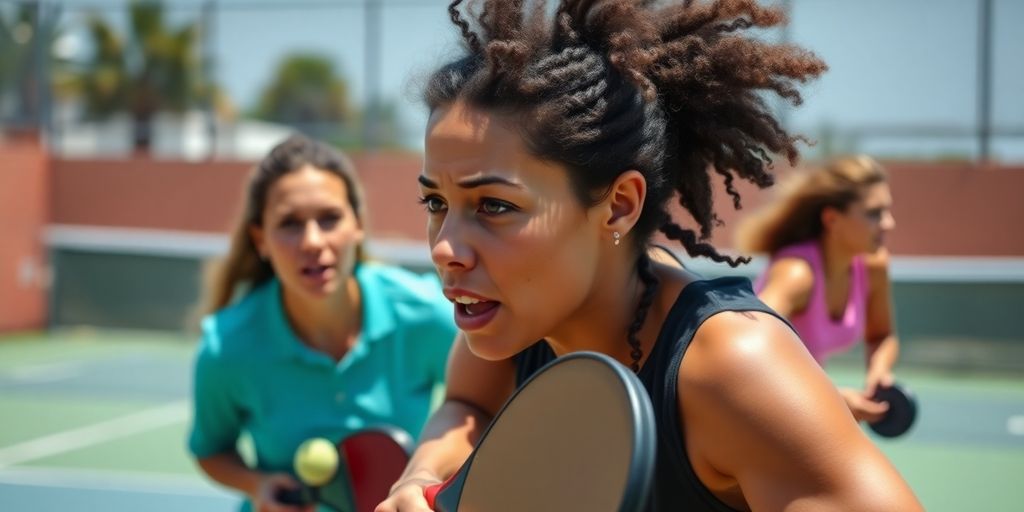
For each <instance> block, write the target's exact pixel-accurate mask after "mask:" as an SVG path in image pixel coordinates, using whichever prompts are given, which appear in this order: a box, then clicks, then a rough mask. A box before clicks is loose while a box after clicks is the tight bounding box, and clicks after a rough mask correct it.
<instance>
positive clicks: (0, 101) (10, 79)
mask: <svg viewBox="0 0 1024 512" xmlns="http://www.w3.org/2000/svg"><path fill="white" fill-rule="evenodd" d="M57 19H58V11H57V10H56V9H53V8H52V6H45V5H44V6H41V5H40V4H39V3H38V2H36V1H24V2H20V3H18V4H15V5H14V6H12V8H11V9H3V10H0V115H4V114H7V112H3V111H4V110H8V108H7V107H10V108H11V109H12V110H14V111H15V112H13V117H14V120H15V124H18V125H21V126H22V127H29V126H33V125H37V124H42V122H43V110H42V107H43V104H42V103H43V101H45V98H44V96H45V95H47V94H48V91H47V90H46V89H45V87H44V84H46V83H47V77H46V74H47V72H48V71H51V70H52V69H51V67H52V66H59V65H61V64H62V62H61V61H60V60H59V59H54V57H53V56H52V55H51V52H50V48H51V47H52V46H53V41H54V40H55V39H56V37H57V29H56V27H57Z"/></svg>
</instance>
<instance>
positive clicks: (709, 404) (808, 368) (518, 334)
mask: <svg viewBox="0 0 1024 512" xmlns="http://www.w3.org/2000/svg"><path fill="white" fill-rule="evenodd" d="M509 126H513V125H511V124H510V121H508V120H507V119H505V118H503V117H501V116H500V115H497V114H494V115H492V114H489V113H487V112H486V111H483V110H479V109H474V108H472V107H468V106H466V105H465V104H463V103H462V102H459V101H456V102H455V103H453V104H450V105H447V106H442V107H439V108H437V109H435V110H434V112H433V113H432V116H431V118H430V122H429V125H428V128H427V136H426V157H425V165H424V170H423V173H422V175H421V176H420V179H419V181H420V186H421V188H420V193H421V195H422V200H423V202H424V206H425V208H426V209H427V211H428V214H427V215H428V217H429V221H428V239H429V243H430V249H431V256H432V258H433V261H434V264H435V266H436V268H437V270H438V272H439V274H440V276H441V278H442V281H443V284H444V286H445V293H446V295H448V297H449V299H450V300H452V301H453V302H456V301H459V302H462V303H457V304H454V305H453V309H454V310H455V312H454V314H455V317H456V320H457V322H459V324H460V327H461V328H462V330H463V333H462V336H460V339H459V340H457V342H456V343H455V345H454V346H453V348H452V353H451V355H450V358H449V365H448V371H447V379H448V380H447V387H446V395H445V401H444V403H443V404H442V406H441V407H440V409H439V410H438V411H437V412H436V413H435V414H434V415H433V416H432V417H431V420H430V421H429V422H428V424H427V426H426V427H425V428H424V431H423V433H422V434H421V436H420V444H419V447H418V448H417V450H416V452H415V453H414V454H413V456H412V459H411V461H410V463H409V465H408V466H407V467H406V470H405V472H404V474H403V476H402V477H401V478H400V479H399V481H398V482H397V483H396V484H395V485H394V487H392V493H391V496H390V497H389V498H388V499H387V500H385V501H384V502H382V503H381V504H379V505H378V507H377V508H376V511H377V512H426V511H427V510H429V509H428V508H427V506H426V502H425V500H424V498H423V488H424V486H426V485H430V484H433V483H438V482H440V481H443V480H444V479H445V478H448V477H449V476H450V475H451V474H452V473H453V472H455V471H456V470H457V469H458V467H459V466H460V465H461V464H462V461H464V460H465V459H466V457H467V456H468V455H469V453H470V452H471V450H472V448H473V446H474V444H475V443H476V442H477V440H478V439H479V436H480V434H481V433H482V431H483V429H484V428H486V426H487V425H488V423H489V422H490V420H491V419H492V418H493V417H494V415H495V414H497V412H498V410H499V409H500V408H501V406H502V404H503V403H504V402H505V400H506V399H507V398H508V397H509V396H510V395H511V393H512V392H513V390H514V386H515V364H514V362H513V361H512V360H511V359H510V358H512V357H513V356H514V355H515V354H516V353H518V352H519V351H521V350H523V349H524V348H526V347H528V346H529V345H531V344H533V343H535V342H536V341H538V340H540V339H542V338H543V339H545V340H547V341H548V343H549V344H550V345H551V347H552V348H553V349H554V351H555V353H556V354H559V355H561V354H565V353H569V352H573V351H579V350H594V351H600V352H603V353H605V354H608V355H610V356H612V357H614V358H616V359H618V360H619V361H621V362H623V363H624V364H627V365H628V364H629V363H630V362H631V360H630V356H629V352H630V350H629V346H628V344H627V343H626V337H627V332H628V327H629V324H630V323H631V322H632V321H633V314H634V312H635V310H636V306H637V303H638V298H639V296H640V290H641V286H640V285H639V282H638V278H637V275H636V271H635V261H636V258H637V257H638V254H637V251H638V250H639V249H638V248H637V247H638V246H639V245H638V244H636V241H635V240H634V238H633V234H631V229H632V228H633V226H634V225H635V224H636V221H637V219H638V218H639V214H640V211H641V210H642V207H643V202H644V197H645V193H646V183H645V181H644V178H643V177H642V175H640V174H639V173H638V172H636V171H630V170H627V171H625V172H623V173H622V174H620V175H619V177H618V178H616V180H615V181H614V182H613V183H612V184H611V185H610V187H609V190H608V193H607V194H606V195H604V196H603V197H602V199H601V200H600V201H598V203H597V204H595V205H592V206H584V205H583V204H582V203H581V202H580V200H579V199H578V198H577V197H576V195H575V194H574V193H573V190H572V188H571V186H570V181H569V177H568V176H569V174H568V170H567V169H565V168H564V167H561V166H560V165H559V164H557V163H552V162H546V161H542V160H539V159H537V158H536V157H533V156H532V155H530V154H529V152H528V151H526V149H525V146H524V144H523V142H522V140H520V137H519V135H518V132H517V131H515V130H511V129H509ZM615 231H618V232H620V233H621V234H622V237H621V238H622V243H621V244H619V245H615V244H614V243H613V242H614V238H613V235H612V233H614V232H615ZM654 273H655V274H656V275H657V276H658V278H659V281H660V285H659V287H658V290H657V292H656V293H655V296H654V302H653V303H652V305H651V307H650V309H649V311H648V316H647V320H646V322H645V323H644V325H643V327H642V328H641V329H640V331H639V332H638V333H637V338H638V339H639V340H640V343H641V346H642V347H643V352H644V354H645V357H646V355H647V354H649V353H650V351H651V348H652V347H653V345H654V342H655V340H656V338H657V335H658V333H659V331H660V330H661V327H662V324H663V323H664V322H665V320H666V318H667V316H668V311H669V309H670V308H671V306H672V305H673V304H674V302H675V299H676V298H677V297H678V296H679V293H680V292H681V291H682V289H683V288H684V287H685V286H686V285H687V284H689V283H690V282H692V281H693V280H694V279H695V277H694V276H692V275H691V274H688V273H687V272H686V271H685V270H684V269H681V268H679V266H678V265H666V264H663V263H655V264H654ZM644 362H645V360H641V365H643V363H644ZM676 385H677V392H678V404H677V405H678V407H679V411H680V415H681V419H682V421H683V424H684V425H685V429H682V430H681V431H679V432H675V433H672V432H667V433H662V434H661V435H678V436H680V437H681V438H682V441H683V444H684V445H685V446H686V449H687V452H688V453H687V455H686V456H687V458H688V462H689V463H690V464H691V465H692V467H693V470H694V472H695V473H696V475H697V478H698V479H699V480H700V481H701V482H702V483H703V484H704V485H705V486H706V487H707V489H708V490H709V491H710V492H711V493H713V494H714V495H715V496H716V497H717V498H718V499H720V500H722V501H723V502H725V503H726V504H728V505H730V506H732V507H735V508H737V509H740V510H748V509H753V510H793V511H797V510H865V511H866V510H920V506H919V505H918V504H917V503H916V502H915V501H914V499H913V495H912V493H910V492H909V490H908V489H907V488H906V486H905V483H904V482H903V481H902V479H901V478H900V476H899V475H898V473H896V471H895V470H894V469H893V468H892V466H891V465H890V464H889V463H888V462H887V461H886V460H885V458H884V456H883V455H882V454H881V453H880V452H879V451H878V450H877V449H876V448H875V447H874V446H872V444H871V442H870V441H869V440H868V439H867V437H866V436H865V435H864V433H863V432H862V431H861V430H860V429H859V428H858V427H857V425H856V424H855V423H854V422H853V421H852V418H851V417H850V414H849V412H848V410H847V409H846V407H844V404H843V401H842V399H841V398H840V397H839V395H838V394H837V393H836V390H835V388H834V386H833V385H832V384H831V382H830V381H829V380H828V377H827V375H825V373H824V372H823V371H822V370H821V368H820V367H818V365H817V364H816V363H815V361H814V360H813V359H812V358H811V356H810V354H808V353H807V351H806V349H805V348H804V347H803V346H802V343H801V342H800V340H799V338H798V337H797V336H796V334H795V333H794V332H793V331H792V330H790V329H789V328H788V327H787V326H786V324H784V323H783V322H782V321H781V320H779V319H777V318H775V317H774V316H771V315H768V314H766V313H760V312H722V313H719V314H716V315H714V316H713V317H711V318H710V319H708V320H707V321H705V322H704V323H703V324H702V325H701V327H700V328H699V329H698V330H697V333H696V335H695V336H694V338H693V341H692V342H691V343H690V346H689V349H688V350H687V352H686V357H685V358H683V360H682V363H681V366H680V367H679V374H678V380H677V383H676ZM681 484H682V483H681ZM894 504H895V505H894ZM893 506H895V508H893Z"/></svg>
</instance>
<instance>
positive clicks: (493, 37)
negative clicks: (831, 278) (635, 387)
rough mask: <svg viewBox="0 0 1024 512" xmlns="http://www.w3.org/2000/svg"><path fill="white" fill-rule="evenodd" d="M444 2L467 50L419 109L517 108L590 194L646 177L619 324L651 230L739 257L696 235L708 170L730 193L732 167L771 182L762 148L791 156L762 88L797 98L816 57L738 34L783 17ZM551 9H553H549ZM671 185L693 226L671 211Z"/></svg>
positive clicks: (576, 4) (703, 223)
mask: <svg viewBox="0 0 1024 512" xmlns="http://www.w3.org/2000/svg"><path fill="white" fill-rule="evenodd" d="M462 4H463V2H462V0H455V1H454V2H452V3H451V4H450V5H449V8H448V12H449V16H450V17H451V20H452V22H453V23H454V25H455V26H456V27H457V28H458V29H459V31H460V33H461V35H462V39H463V42H464V44H465V50H466V51H465V53H464V54H463V55H462V56H461V57H459V58H456V59H455V60H452V61H451V62H448V63H447V64H445V65H443V66H441V67H440V68H439V69H438V70H437V71H436V72H435V73H434V74H433V75H432V76H431V78H430V81H429V83H428V85H427V87H426V91H425V94H424V97H425V99H426V103H427V106H428V107H429V108H430V110H434V109H436V108H439V107H442V106H444V105H448V104H451V103H453V102H455V101H460V100H461V101H465V102H467V103H468V104H469V105H470V106H473V107H476V108H480V109H484V110H488V111H492V112H500V113H503V114H508V115H511V116H514V118H515V119H517V121H519V123H518V124H519V125H520V126H519V128H520V133H521V135H522V137H523V140H524V142H525V143H526V145H527V147H528V148H529V150H530V152H531V153H533V154H534V155H535V156H537V157H539V158H541V159H544V160H548V161H552V162H558V163H560V164H562V165H564V166H565V167H566V168H567V169H568V171H569V176H570V179H571V180H572V183H573V186H574V189H575V192H576V195H577V197H578V198H579V199H580V201H581V202H582V203H583V204H585V205H593V204H596V203H597V202H599V201H600V198H601V197H603V196H604V194H605V193H606V192H607V190H608V188H609V186H610V185H611V184H612V183H613V182H614V181H615V179H616V178H617V177H618V176H619V175H621V174H622V173H624V172H626V171H628V170H632V169H635V170H637V171H639V172H640V173H642V174H643V176H644V178H645V180H646V181H647V198H646V200H645V202H644V205H643V210H642V211H641V213H640V217H639V219H638V220H637V223H636V225H635V226H634V227H633V230H632V231H631V233H630V236H631V238H632V242H633V243H634V245H635V248H636V250H637V253H638V256H637V258H638V259H637V271H638V273H639V278H640V279H641V281H642V282H643V284H644V293H643V295H642V296H641V299H640V303H639V305H638V307H637V310H636V314H635V320H634V322H633V324H632V325H631V326H630V328H629V343H630V345H631V346H632V347H633V349H634V350H633V358H634V361H636V360H639V358H640V349H639V345H638V342H637V340H636V338H635V334H636V332H637V331H639V329H640V326H642V325H643V322H644V318H645V317H646V314H647V309H648V307H649V306H650V304H651V303H652V301H653V298H654V293H655V290H656V288H657V286H658V284H657V277H656V276H655V275H654V273H653V270H652V269H651V268H650V261H649V260H648V259H647V257H646V256H645V253H644V250H643V248H645V247H646V246H647V242H648V241H649V239H650V238H651V237H652V235H653V234H654V233H655V232H656V231H661V232H662V233H663V234H664V235H665V236H666V237H668V238H669V239H671V240H676V241H678V242H679V243H681V244H682V246H683V247H684V248H685V249H686V251H687V252H688V253H689V254H690V255H693V256H704V257H708V258H711V259H713V260H715V261H724V262H727V263H729V264H730V265H733V266H735V265H737V264H738V263H739V262H740V261H743V260H737V259H734V258H730V257H728V256H725V255H722V254H720V253H719V252H718V251H717V250H716V249H715V248H714V247H713V246H712V245H711V244H709V243H707V241H706V240H707V239H708V238H709V237H710V236H711V231H712V229H713V228H714V226H715V225H716V224H717V222H718V217H717V215H716V214H715V209H714V205H713V204H712V193H711V183H712V178H713V177H714V176H715V175H716V174H717V175H720V176H722V177H723V178H724V179H725V183H726V188H727V190H728V192H729V193H730V194H731V195H732V198H733V203H734V205H735V206H736V207H738V206H739V204H740V195H739V193H738V192H737V191H736V189H735V188H734V186H733V182H734V180H735V179H737V178H738V179H742V180H746V181H750V182H753V183H755V184H757V185H758V186H759V187H762V188H764V187H767V186H769V185H771V184H772V183H773V179H772V175H771V174H769V173H768V172H767V168H768V167H769V165H770V164H771V159H770V157H769V153H772V154H780V155H783V156H784V157H785V158H787V159H788V160H789V161H790V162H791V163H793V162H795V161H796V159H797V156H798V150H797V148H796V143H797V142H798V141H799V138H798V137H795V136H793V135H790V134H789V133H788V132H787V131H786V130H785V129H784V128H783V127H782V126H781V124H780V123H779V122H778V121H777V120H776V119H775V117H774V116H773V114H772V112H771V110H770V109H769V108H768V106H767V104H766V103H765V101H764V99H763V98H762V93H765V92H774V93H775V94H777V95H778V96H781V97H782V98H784V99H786V100H788V101H790V102H791V103H793V104H799V103H800V102H801V97H800V93H799V92H798V91H797V86H798V85H799V84H800V83H802V82H806V81H808V80H811V79H813V78H814V77H816V76H817V75H819V74H820V73H822V72H823V71H824V70H825V69H826V66H825V63H824V62H822V61H821V60H820V59H818V58H817V57H815V56H814V55H812V54H811V53H810V52H807V51H805V50H802V49H800V48H798V47H796V46H793V45H785V44H772V43H769V42H767V41H765V40H764V39H763V38H758V37H753V36H746V35H744V34H743V33H744V32H745V31H747V30H748V29H751V28H756V29H767V28H771V27H775V26H778V25H781V24H782V23H784V21H785V15H784V13H783V11H782V10H781V9H780V8H778V7H763V6H760V5H758V3H757V2H756V1H755V0H715V1H708V2H695V1H693V0H679V1H675V2H658V3H655V2H650V1H638V0H603V1H595V0H562V1H561V2H559V3H558V6H557V7H556V8H555V9H551V10H549V9H547V8H546V2H543V1H536V2H526V1H524V0H483V1H480V2H469V3H468V4H467V5H468V7H467V6H466V5H462ZM551 11H554V13H553V15H551V14H550V12H551ZM673 197H676V198H677V199H678V201H679V203H680V204H681V206H682V207H683V208H685V209H686V211H687V212H688V213H689V214H690V215H691V216H692V217H693V219H694V220H695V221H696V223H697V225H698V226H699V232H696V231H693V230H690V229H685V228H683V227H681V226H680V225H679V224H677V223H676V222H675V221H674V220H673V219H672V217H671V216H670V214H669V209H668V202H669V200H670V199H672V198H673Z"/></svg>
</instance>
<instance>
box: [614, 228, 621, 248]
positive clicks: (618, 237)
mask: <svg viewBox="0 0 1024 512" xmlns="http://www.w3.org/2000/svg"><path fill="white" fill-rule="evenodd" d="M612 238H613V239H614V240H615V241H614V242H613V243H614V244H615V245H619V242H621V241H622V235H620V234H619V232H618V231H613V232H612Z"/></svg>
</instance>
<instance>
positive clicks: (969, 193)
mask: <svg viewBox="0 0 1024 512" xmlns="http://www.w3.org/2000/svg"><path fill="white" fill-rule="evenodd" d="M354 160H355V164H356V166H357V168H358V169H359V173H360V175H361V178H362V180H363V183H364V187H365V189H366V192H367V196H368V197H367V201H368V203H369V206H370V212H369V216H370V226H371V230H372V234H373V236H376V237H378V238H404V239H412V240H423V239H424V217H423V214H422V210H421V208H420V206H419V205H418V204H417V203H416V194H417V192H416V190H417V189H416V175H417V174H418V173H419V171H420V166H421V160H420V157H419V155H415V154H374V155H354ZM250 165H251V164H250V163H246V162H212V163H183V162H165V161H133V160H109V161H97V160H91V161H69V160H62V161H55V162H53V170H54V183H53V215H52V218H53V219H52V222H54V223H59V224H79V225H94V226H120V227H138V228H155V229H175V230H190V231H204V232H224V231H226V230H227V229H228V226H229V225H230V223H231V221H232V219H233V218H234V216H235V214H236V212H237V211H238V208H239V204H240V199H241V191H242V183H243V181H244V179H245V175H246V173H247V172H248V169H249V167H250ZM886 167H887V168H888V170H889V174H890V180H891V184H892V189H893V196H894V200H895V206H894V215H895V216H896V222H897V228H896V231H894V232H893V234H892V235H891V236H890V238H889V246H890V248H891V250H892V252H893V253H894V254H897V255H934V256H939V255H948V256H1016V257H1024V229H1022V228H1021V227H1020V226H1019V223H1020V222H1021V221H1024V167H1001V168H978V167H976V166H974V165H972V164H963V163H935V162H928V163H900V162H887V163H886ZM738 188H739V189H740V190H741V193H742V194H743V196H744V210H742V211H741V212H734V211H733V210H732V208H731V200H730V199H729V198H728V197H727V196H726V195H725V194H724V192H723V191H721V190H719V191H718V194H717V202H716V204H717V205H718V208H719V209H720V216H721V217H722V219H723V220H724V221H725V226H723V227H722V228H719V229H717V230H716V231H715V236H714V237H713V239H712V241H713V242H714V243H715V244H716V245H718V246H720V247H729V246H731V245H732V227H733V226H734V225H735V223H736V220H737V219H738V217H739V215H741V214H745V213H747V212H749V211H752V210H753V209H755V208H756V207H757V206H758V205H759V204H761V203H762V202H763V201H764V200H765V199H766V198H767V197H769V195H768V194H769V193H768V192H764V191H759V190H756V189H755V187H753V186H745V184H740V185H739V187H738ZM677 218H683V217H682V216H679V215H677Z"/></svg>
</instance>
